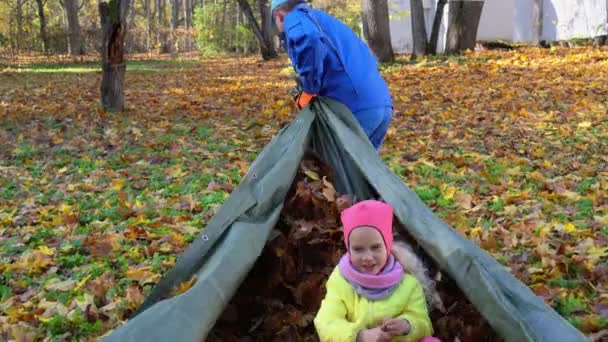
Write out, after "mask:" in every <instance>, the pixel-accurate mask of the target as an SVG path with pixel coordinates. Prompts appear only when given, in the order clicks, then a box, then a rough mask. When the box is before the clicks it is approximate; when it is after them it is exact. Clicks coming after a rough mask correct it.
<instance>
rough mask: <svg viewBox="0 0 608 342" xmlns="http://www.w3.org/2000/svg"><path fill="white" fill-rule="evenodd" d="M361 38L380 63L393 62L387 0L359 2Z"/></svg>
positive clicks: (363, 0) (362, 0) (364, 0)
mask: <svg viewBox="0 0 608 342" xmlns="http://www.w3.org/2000/svg"><path fill="white" fill-rule="evenodd" d="M361 12H362V13H361V19H362V22H363V36H364V37H365V38H366V40H367V43H368V45H369V47H370V49H371V50H372V52H373V53H374V55H376V58H378V60H379V61H380V62H392V61H393V60H394V54H393V47H392V45H391V32H390V28H389V21H388V4H387V0H361Z"/></svg>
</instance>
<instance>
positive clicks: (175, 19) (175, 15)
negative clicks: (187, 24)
mask: <svg viewBox="0 0 608 342" xmlns="http://www.w3.org/2000/svg"><path fill="white" fill-rule="evenodd" d="M178 25H179V0H171V52H174V53H178V52H179V43H178V40H177V32H176V31H177V27H178Z"/></svg>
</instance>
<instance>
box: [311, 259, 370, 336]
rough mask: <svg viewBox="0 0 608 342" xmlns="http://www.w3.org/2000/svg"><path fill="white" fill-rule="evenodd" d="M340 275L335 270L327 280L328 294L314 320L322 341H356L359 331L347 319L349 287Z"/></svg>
mask: <svg viewBox="0 0 608 342" xmlns="http://www.w3.org/2000/svg"><path fill="white" fill-rule="evenodd" d="M339 277H340V274H339V273H337V272H335V271H334V272H333V273H332V274H331V276H330V277H329V279H328V280H327V284H326V288H327V294H326V295H325V299H323V301H322V302H321V308H320V309H319V312H318V313H317V316H316V317H315V320H314V323H315V328H316V329H317V334H318V335H319V339H320V341H321V342H330V341H331V342H354V341H355V340H356V338H357V334H358V333H359V328H358V327H357V325H356V324H355V323H353V322H349V321H348V319H347V304H346V303H347V302H348V298H346V297H347V295H348V291H347V290H348V289H345V288H344V286H343V284H342V282H340V278H339Z"/></svg>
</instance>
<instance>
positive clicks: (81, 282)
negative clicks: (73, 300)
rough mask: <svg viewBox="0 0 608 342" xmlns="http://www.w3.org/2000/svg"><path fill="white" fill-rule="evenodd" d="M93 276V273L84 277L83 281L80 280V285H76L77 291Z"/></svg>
mask: <svg viewBox="0 0 608 342" xmlns="http://www.w3.org/2000/svg"><path fill="white" fill-rule="evenodd" d="M90 278H91V274H89V275H88V276H86V277H84V278H82V280H81V281H79V282H78V285H76V287H75V288H74V290H75V291H78V290H80V288H81V287H82V286H83V285H84V284H86V282H87V281H88V280H89V279H90Z"/></svg>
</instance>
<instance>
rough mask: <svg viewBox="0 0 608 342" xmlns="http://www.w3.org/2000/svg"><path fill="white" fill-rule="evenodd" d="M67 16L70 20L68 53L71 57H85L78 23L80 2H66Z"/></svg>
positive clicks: (70, 0) (65, 0)
mask: <svg viewBox="0 0 608 342" xmlns="http://www.w3.org/2000/svg"><path fill="white" fill-rule="evenodd" d="M64 6H65V14H66V17H67V19H68V38H69V39H68V52H69V53H70V55H73V56H76V55H84V46H83V45H82V40H81V36H80V23H79V22H78V0H64Z"/></svg>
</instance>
